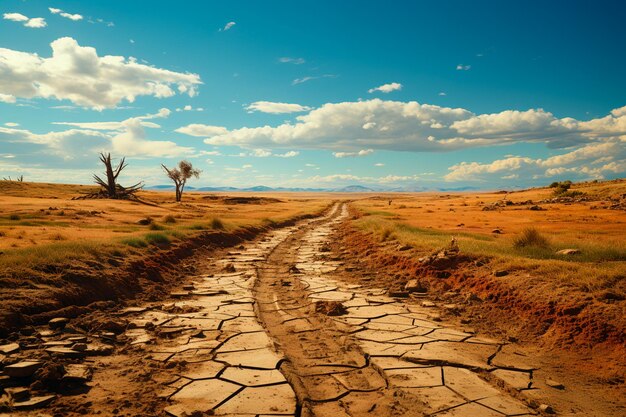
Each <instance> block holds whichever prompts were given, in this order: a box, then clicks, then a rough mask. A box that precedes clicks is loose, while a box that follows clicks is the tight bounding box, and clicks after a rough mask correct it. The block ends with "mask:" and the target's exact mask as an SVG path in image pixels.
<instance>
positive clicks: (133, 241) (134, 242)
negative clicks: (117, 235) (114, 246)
mask: <svg viewBox="0 0 626 417" xmlns="http://www.w3.org/2000/svg"><path fill="white" fill-rule="evenodd" d="M122 243H124V244H125V245H128V246H132V247H133V248H145V247H146V246H148V244H147V243H146V241H145V240H143V238H140V237H129V238H126V239H122Z"/></svg>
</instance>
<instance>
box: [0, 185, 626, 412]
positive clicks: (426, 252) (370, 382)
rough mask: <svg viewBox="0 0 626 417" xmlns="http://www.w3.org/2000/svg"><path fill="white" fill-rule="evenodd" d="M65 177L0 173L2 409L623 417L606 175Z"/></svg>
mask: <svg viewBox="0 0 626 417" xmlns="http://www.w3.org/2000/svg"><path fill="white" fill-rule="evenodd" d="M87 190H90V187H86V186H72V185H50V184H35V183H19V182H0V193H1V194H2V198H1V199H0V213H1V216H0V253H1V254H0V289H1V292H0V299H1V306H2V307H0V318H1V320H2V324H1V326H0V328H1V329H2V331H1V334H0V337H1V338H2V340H0V345H2V353H0V358H1V359H2V366H3V367H4V369H5V370H4V371H3V375H2V379H0V381H2V384H3V385H2V386H3V387H5V390H8V391H7V392H9V393H11V395H13V396H14V397H10V396H9V397H8V399H6V400H5V402H4V403H2V405H0V406H1V407H2V409H3V410H4V411H7V412H8V411H9V410H13V412H14V415H42V414H40V413H41V412H44V413H49V414H50V415H55V416H56V415H81V414H82V415H84V414H87V415H94V414H99V415H107V416H108V415H127V416H133V415H163V413H166V414H169V415H175V416H183V415H194V416H195V415H198V416H200V415H242V416H243V415H329V414H328V413H333V414H335V413H344V414H337V415H370V413H372V412H376V413H377V414H376V415H441V416H444V415H451V416H452V415H463V416H464V415H468V416H469V415H537V414H551V413H557V414H558V415H579V414H580V415H590V416H591V415H597V416H618V415H623V413H624V411H625V410H626V408H625V407H626V403H624V398H625V397H624V377H625V375H624V371H625V367H624V359H623V358H624V357H625V356H626V341H625V339H624V334H625V332H624V329H625V327H626V319H625V317H626V314H625V313H626V311H625V305H624V302H625V301H624V300H625V298H626V284H625V281H624V277H625V275H626V240H625V239H624V232H626V218H625V217H624V211H625V210H626V199H625V196H626V182H625V181H622V180H616V181H608V182H589V183H581V184H574V185H573V186H572V187H571V189H570V190H569V191H568V193H569V194H564V195H563V194H558V193H556V192H555V189H554V187H552V188H550V187H545V188H536V189H530V190H525V191H515V192H504V191H495V192H481V193H469V192H468V193H447V192H431V193H421V194H420V193H418V194H408V193H397V194H374V193H366V194H358V193H351V194H334V193H325V194H307V193H283V194H278V193H271V194H270V193H256V194H249V193H239V194H224V193H216V194H208V193H194V192H189V193H187V194H185V198H184V200H183V202H182V203H174V202H173V195H171V194H172V193H170V192H150V191H142V192H141V193H140V194H139V195H140V197H141V199H142V200H143V201H144V203H139V202H133V201H122V200H119V201H118V200H100V199H97V200H89V199H87V200H76V199H73V198H74V197H77V196H80V195H81V194H83V193H85V192H86V191H87ZM238 279H241V280H242V281H241V282H239V283H238V281H237V280H238ZM202 300H206V301H202ZM359 303H362V304H359ZM368 309H369V310H368ZM365 311H369V312H368V313H367V314H366V313H365ZM215 312H217V313H215ZM360 312H362V313H360ZM296 313H297V314H296ZM215 314H218V316H219V319H218V318H217V317H218V316H216V317H213V316H212V315H215ZM220 314H221V316H220ZM360 314H361V315H360ZM363 314H366V315H363ZM385 317H387V318H389V320H387V321H385V319H384V318H385ZM409 317H410V320H411V321H412V322H411V324H409V323H408V322H405V321H406V320H408V319H409ZM244 318H245V321H242V322H241V323H240V324H238V325H235V324H234V323H237V320H244ZM203 320H204V322H203ZM212 320H213V321H215V320H217V322H216V323H219V324H216V325H215V326H214V327H211V326H208V327H203V326H204V324H199V323H208V322H209V321H212ZM231 320H233V321H231ZM255 323H256V324H255ZM418 323H419V325H418ZM412 326H413V327H412ZM420 328H425V329H427V331H420V330H419V329H420ZM437 334H439V336H438V337H435V336H434V335H437ZM251 335H254V337H252V336H251ZM289 335H297V337H295V336H294V337H292V336H289ZM260 339H263V340H265V342H264V341H259V340H260ZM235 341H236V342H235ZM248 342H249V343H252V345H254V346H247V345H246V344H247V343H248ZM229 343H230V344H231V345H234V346H235V347H234V348H232V349H231V350H228V349H225V348H224V347H225V346H228V345H229ZM196 345H197V346H196ZM180 346H183V348H181V347H180ZM192 346H196V348H193V349H192ZM433 346H434V347H437V346H439V347H437V348H432V347H433ZM431 348H432V349H434V350H433V351H429V350H428V349H431ZM250 349H254V350H256V351H257V354H258V356H259V357H260V358H261V359H259V360H263V361H265V362H263V364H262V365H259V364H258V363H253V364H248V365H246V363H245V362H246V360H247V359H245V358H246V357H247V356H246V352H247V351H248V350H250ZM427 351H428V354H427V355H426V353H427ZM322 353H323V355H322ZM183 354H184V355H183ZM176 355H183V356H181V357H178V356H176ZM264 355H265V356H264ZM267 355H273V356H271V357H272V358H274V357H276V358H278V359H277V360H275V361H274V362H272V365H271V366H269V367H266V364H267ZM316 355H318V356H316ZM319 355H322V356H319ZM320 357H325V358H327V359H328V360H327V361H326V362H325V363H322V364H321V363H318V362H316V361H321V360H322V359H320ZM264 358H265V359H264ZM359 358H361V359H363V360H364V362H363V363H362V364H361V362H360V360H361V359H359ZM331 359H332V360H331ZM29 361H31V363H34V364H36V365H32V368H33V369H32V372H30V373H29V372H26V373H24V374H20V375H19V376H15V375H16V374H15V373H14V372H15V370H13V368H15V365H19V364H20V363H25V362H26V363H28V362H29ZM270 362H271V360H270ZM340 364H343V365H340ZM342 367H343V368H342ZM318 368H319V369H326V370H325V371H324V372H321V373H320V374H319V375H318V374H315V375H313V376H312V374H311V373H310V372H309V371H310V369H318ZM354 369H357V371H358V372H357V371H355V372H357V373H356V374H353V373H352V371H353V370H354ZM402 369H405V371H402V372H400V371H398V370H402ZM255 370H256V371H255ZM348 370H350V371H349V372H348ZM409 370H410V372H409ZM253 371H254V372H257V374H255V375H248V374H249V373H250V372H252V373H254V372H253ZM12 372H13V373H12ZM245 372H248V374H246V373H245ZM307 372H308V373H307ZM420 372H421V373H420ZM433 372H437V373H439V372H440V373H441V378H439V377H437V378H435V379H433V380H432V381H431V380H430V379H429V378H431V379H432V378H434V377H432V373H433ZM465 373H467V375H465ZM259 374H260V375H261V376H259ZM193 375H195V376H193ZM424 375H426V376H424ZM264 378H266V379H264ZM316 378H317V379H316ZM320 378H321V379H320ZM329 378H330V379H332V383H330V382H329V381H328V379H329ZM455 378H458V381H455ZM471 378H476V379H475V380H474V379H471ZM259 381H261V382H259ZM262 381H265V382H262ZM446 381H447V382H446ZM202 384H205V385H206V384H208V385H206V386H204V385H202ZM211 384H214V385H211ZM480 384H486V385H485V387H483V388H480V389H478V388H477V389H478V390H479V391H481V390H482V391H483V392H489V393H490V394H489V395H484V396H480V395H478V396H476V394H475V393H474V392H473V391H472V390H471V389H469V388H468V386H476V387H480ZM203 386H204V388H203V389H204V391H203V390H202V389H201V388H202V387H203ZM231 386H232V387H231ZM319 387H326V388H325V389H326V390H327V391H328V392H327V391H324V392H322V391H320V388H319ZM464 387H465V388H464ZM333 390H334V391H333ZM429 390H430V391H429ZM441 390H447V391H446V392H448V394H447V395H442V394H441V392H440V391H441ZM485 390H486V391H485ZM331 391H332V392H331ZM198 392H201V393H202V392H203V394H201V395H200V394H198ZM207 392H208V393H213V394H211V395H215V397H216V398H213V399H211V398H208V399H207V398H206V397H207ZM211 395H208V397H211ZM200 397H201V398H202V399H198V398H200ZM24 398H29V400H27V401H24ZM203 401H204V402H203ZM415 401H417V403H416V402H415ZM251 402H252V403H254V404H259V405H258V407H260V408H259V409H263V410H265V411H263V412H261V411H256V410H252V411H250V407H249V406H246V404H248V405H249V404H250V403H251ZM20 404H21V405H20ZM372 404H379V406H378V408H377V409H376V410H374V409H373V408H372V409H371V410H370V409H369V408H371V407H372ZM411 404H413V405H411ZM415 404H419V406H418V405H415ZM266 405H267V407H266V408H267V409H265V408H263V407H265V406H266ZM14 407H15V408H14ZM374 408H376V407H375V406H374ZM29 409H34V410H36V411H29ZM246 410H247V411H246ZM481 410H482V411H481ZM194 413H196V414H194ZM198 413H199V414H198ZM259 413H260V414H259ZM307 413H309V414H307ZM476 413H479V414H476ZM480 413H483V414H480ZM490 413H491V414H490ZM581 413H582V414H581ZM12 415H13V414H12Z"/></svg>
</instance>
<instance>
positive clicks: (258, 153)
mask: <svg viewBox="0 0 626 417" xmlns="http://www.w3.org/2000/svg"><path fill="white" fill-rule="evenodd" d="M252 156H255V157H257V158H267V157H268V156H272V152H271V151H268V150H267V149H254V150H253V151H252Z"/></svg>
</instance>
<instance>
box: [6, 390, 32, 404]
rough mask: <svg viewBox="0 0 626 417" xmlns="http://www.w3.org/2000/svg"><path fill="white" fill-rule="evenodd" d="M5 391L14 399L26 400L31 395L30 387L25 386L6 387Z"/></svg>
mask: <svg viewBox="0 0 626 417" xmlns="http://www.w3.org/2000/svg"><path fill="white" fill-rule="evenodd" d="M4 392H6V393H7V394H9V397H11V398H12V399H13V401H22V400H25V399H26V398H28V397H29V395H30V391H29V390H28V388H24V387H15V388H5V389H4Z"/></svg>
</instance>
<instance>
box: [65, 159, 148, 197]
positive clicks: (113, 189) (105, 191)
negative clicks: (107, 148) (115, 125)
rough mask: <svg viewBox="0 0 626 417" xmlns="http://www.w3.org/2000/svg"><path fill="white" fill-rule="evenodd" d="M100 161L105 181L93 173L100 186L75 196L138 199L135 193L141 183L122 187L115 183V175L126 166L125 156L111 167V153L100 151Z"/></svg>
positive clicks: (140, 187)
mask: <svg viewBox="0 0 626 417" xmlns="http://www.w3.org/2000/svg"><path fill="white" fill-rule="evenodd" d="M100 161H101V162H102V163H103V164H104V167H105V174H106V181H105V180H104V179H102V178H101V177H100V176H98V175H96V174H93V179H94V181H95V183H96V184H98V185H99V186H100V187H101V188H100V190H98V191H97V192H95V193H89V194H85V195H83V196H81V197H77V199H86V198H112V199H117V200H137V201H138V200H139V199H138V198H137V196H136V195H135V194H136V193H137V192H138V191H139V190H141V189H142V188H143V183H142V182H138V183H137V184H135V185H131V186H130V187H123V186H121V185H120V184H118V183H117V177H118V176H119V175H120V173H121V172H122V170H123V169H124V168H126V166H127V164H126V162H125V158H122V159H121V160H120V163H119V164H118V165H117V166H116V167H115V168H113V162H112V161H111V154H110V153H108V154H106V155H105V154H104V152H101V153H100Z"/></svg>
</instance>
